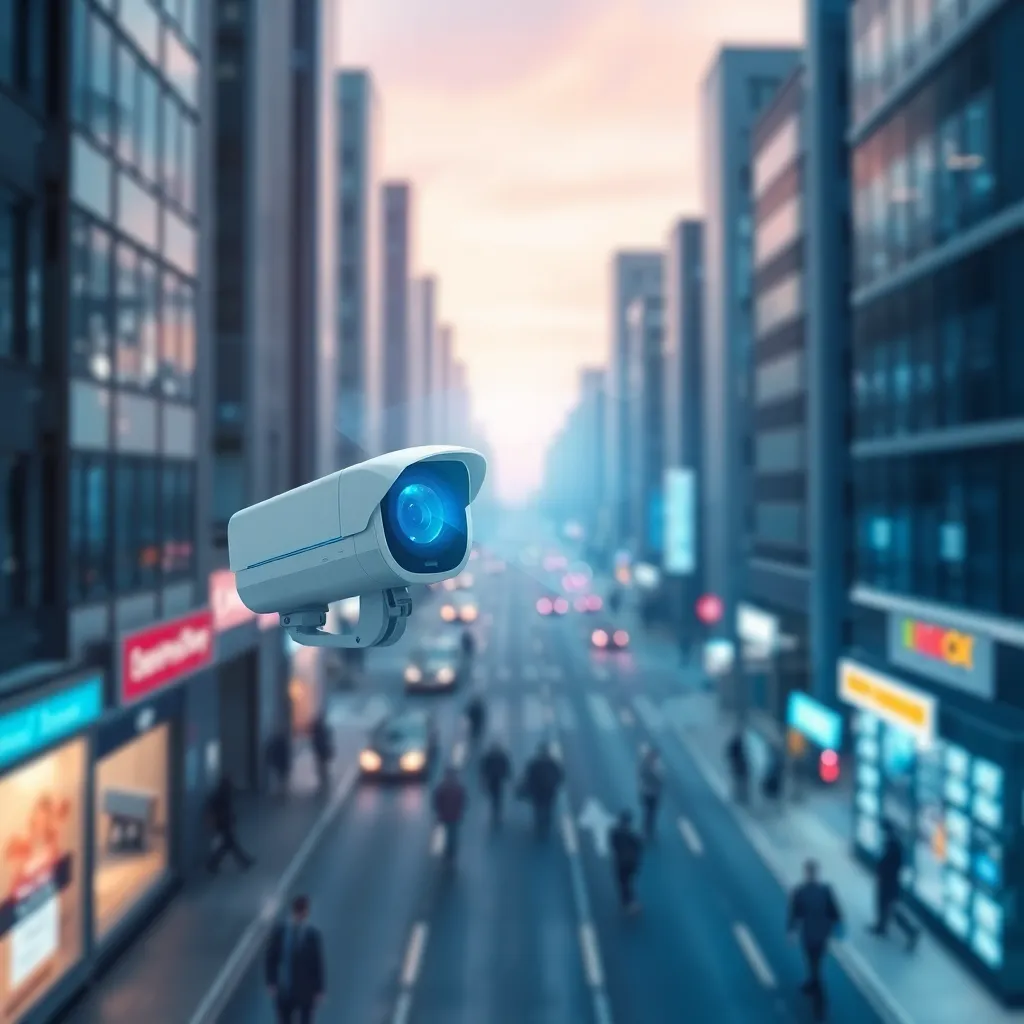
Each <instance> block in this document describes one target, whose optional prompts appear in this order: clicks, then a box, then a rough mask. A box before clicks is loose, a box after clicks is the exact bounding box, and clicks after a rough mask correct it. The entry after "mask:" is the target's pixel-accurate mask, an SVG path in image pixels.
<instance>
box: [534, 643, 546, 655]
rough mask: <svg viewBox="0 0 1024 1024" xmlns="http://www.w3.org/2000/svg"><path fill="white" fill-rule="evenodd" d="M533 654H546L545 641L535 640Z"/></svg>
mask: <svg viewBox="0 0 1024 1024" xmlns="http://www.w3.org/2000/svg"><path fill="white" fill-rule="evenodd" d="M533 653H534V654H543V653H544V641H543V640H534V641H533Z"/></svg>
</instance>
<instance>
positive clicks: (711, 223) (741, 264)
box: [699, 47, 800, 639]
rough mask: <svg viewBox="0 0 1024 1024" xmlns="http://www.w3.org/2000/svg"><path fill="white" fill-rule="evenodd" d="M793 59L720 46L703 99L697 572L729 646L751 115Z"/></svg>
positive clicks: (741, 467) (745, 342)
mask: <svg viewBox="0 0 1024 1024" xmlns="http://www.w3.org/2000/svg"><path fill="white" fill-rule="evenodd" d="M799 58H800V51H799V50H794V49H781V48H779V49H761V48H758V49H752V48H751V49H748V48H733V47H727V48H725V49H722V50H720V51H719V53H718V55H717V56H716V57H715V60H714V62H713V64H712V66H711V68H710V70H709V71H708V73H707V75H706V77H705V79H704V83H703V87H702V95H701V143H700V146H699V152H700V153H701V156H702V167H701V179H702V189H703V206H704V305H703V320H704V330H703V356H702V360H701V370H702V374H703V389H702V393H703V424H702V443H703V448H704V451H703V459H702V461H701V470H702V476H701V487H700V491H699V500H700V519H701V524H702V538H701V563H702V566H703V571H704V583H705V586H706V588H707V589H708V590H709V591H710V592H712V593H714V594H716V595H717V596H718V597H719V598H720V599H721V600H722V603H723V606H724V617H723V619H722V622H721V624H720V626H719V629H720V631H721V632H722V633H723V634H724V635H725V636H726V637H727V638H730V639H734V638H735V627H736V604H737V597H738V594H739V593H740V592H741V588H742V584H743V576H744V565H745V562H744V557H743V540H742V539H743V538H744V537H745V536H746V534H747V524H746V523H745V521H744V520H745V511H746V505H747V500H746V493H745V485H746V484H747V482H748V478H749V453H747V452H745V451H744V450H743V438H744V429H745V428H744V425H743V424H744V421H745V417H746V415H747V393H746V392H747V374H746V367H747V366H748V364H749V360H750V351H751V334H752V326H753V325H752V317H751V311H752V306H753V274H752V266H751V264H752V258H753V253H752V244H751V243H752V241H753V215H752V210H751V200H750V177H751V174H750V143H751V132H752V129H753V123H754V120H755V118H756V117H757V115H758V114H759V113H760V112H761V110H763V109H764V107H765V105H766V104H767V103H768V101H769V100H770V99H771V97H772V96H773V95H774V93H775V91H776V89H778V87H779V84H780V83H781V82H782V80H783V79H784V78H786V77H787V76H788V75H789V74H790V73H791V72H792V71H793V69H794V68H795V67H796V64H797V61H798V60H799Z"/></svg>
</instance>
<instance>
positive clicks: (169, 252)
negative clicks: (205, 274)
mask: <svg viewBox="0 0 1024 1024" xmlns="http://www.w3.org/2000/svg"><path fill="white" fill-rule="evenodd" d="M164 256H165V258H166V259H167V261H168V262H169V263H173V264H174V265H175V266H176V267H177V268H178V269H179V270H181V271H182V272H183V273H185V274H189V275H192V274H195V272H196V259H197V257H198V242H197V239H196V231H195V228H193V227H192V225H191V224H187V223H185V221H184V220H182V218H181V217H179V216H178V215H177V214H176V213H174V212H173V211H172V210H170V209H168V208H166V207H165V208H164Z"/></svg>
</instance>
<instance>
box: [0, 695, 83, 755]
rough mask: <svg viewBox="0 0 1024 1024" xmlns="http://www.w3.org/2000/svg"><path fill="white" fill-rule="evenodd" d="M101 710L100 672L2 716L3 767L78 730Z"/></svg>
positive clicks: (0, 733) (1, 752)
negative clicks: (85, 680) (86, 680)
mask: <svg viewBox="0 0 1024 1024" xmlns="http://www.w3.org/2000/svg"><path fill="white" fill-rule="evenodd" d="M102 713H103V680H102V678H100V677H99V676H97V677H96V678H95V679H90V680H89V681H88V682H85V683H80V684H79V685H77V686H72V687H71V688H70V689H68V690H64V691H63V692H62V693H56V694H54V695H53V696H52V697H47V698H46V700H41V701H40V702H39V703H38V704H30V705H29V706H28V707H24V708H18V710H17V711H12V712H11V713H10V714H8V715H2V716H0V768H2V767H4V766H6V765H9V764H11V763H12V762H14V761H20V760H21V759H22V758H23V757H27V756H28V755H29V754H34V753H35V752H36V751H37V750H42V749H43V748H44V747H47V746H49V745H50V744H51V743H53V742H54V741H55V740H59V739H61V738H62V737H64V736H70V735H71V734H72V733H75V732H78V730H79V729H82V728H84V727H85V726H87V725H89V724H90V723H91V722H94V721H95V720H96V719H97V718H99V717H100V715H101V714H102Z"/></svg>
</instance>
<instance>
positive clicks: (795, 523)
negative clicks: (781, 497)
mask: <svg viewBox="0 0 1024 1024" xmlns="http://www.w3.org/2000/svg"><path fill="white" fill-rule="evenodd" d="M755 533H756V535H757V539H758V540H759V541H761V542H762V543H764V544H768V545H771V546H775V547H784V548H802V547H803V546H804V544H805V538H804V507H803V506H802V505H798V504H795V503H793V502H782V501H766V502H759V503H758V504H757V507H756V510H755Z"/></svg>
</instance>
